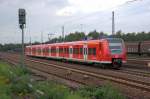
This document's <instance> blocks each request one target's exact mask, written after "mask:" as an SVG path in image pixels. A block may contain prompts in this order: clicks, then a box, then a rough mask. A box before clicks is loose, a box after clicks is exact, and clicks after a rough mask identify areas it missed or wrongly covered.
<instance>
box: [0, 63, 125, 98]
mask: <svg viewBox="0 0 150 99" xmlns="http://www.w3.org/2000/svg"><path fill="white" fill-rule="evenodd" d="M23 98H27V99H124V98H125V97H124V96H123V95H122V94H121V93H120V92H119V91H118V90H117V89H116V88H114V87H112V86H111V85H110V84H108V85H105V86H103V87H84V88H80V89H78V90H76V91H72V90H71V89H69V88H68V87H66V86H64V85H61V84H58V83H56V82H52V81H38V82H37V81H35V80H33V79H32V77H31V73H30V71H29V70H27V69H26V68H21V67H20V66H15V67H14V66H10V65H8V64H7V63H5V62H3V61H0V99H23Z"/></svg>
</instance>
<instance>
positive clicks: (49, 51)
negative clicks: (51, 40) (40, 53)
mask: <svg viewBox="0 0 150 99" xmlns="http://www.w3.org/2000/svg"><path fill="white" fill-rule="evenodd" d="M48 53H49V56H51V47H50V46H49V50H48Z"/></svg>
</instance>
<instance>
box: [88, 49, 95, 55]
mask: <svg viewBox="0 0 150 99" xmlns="http://www.w3.org/2000/svg"><path fill="white" fill-rule="evenodd" d="M88 55H94V56H95V55H96V48H88Z"/></svg>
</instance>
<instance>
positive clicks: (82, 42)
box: [26, 38, 121, 47]
mask: <svg viewBox="0 0 150 99" xmlns="http://www.w3.org/2000/svg"><path fill="white" fill-rule="evenodd" d="M110 39H121V38H104V39H99V40H85V41H72V42H61V43H51V44H38V45H29V46H26V47H30V46H32V47H41V46H43V47H44V46H47V45H54V44H55V45H59V46H61V45H63V46H64V45H69V44H71V45H82V44H85V43H88V44H98V43H99V42H102V41H106V40H110Z"/></svg>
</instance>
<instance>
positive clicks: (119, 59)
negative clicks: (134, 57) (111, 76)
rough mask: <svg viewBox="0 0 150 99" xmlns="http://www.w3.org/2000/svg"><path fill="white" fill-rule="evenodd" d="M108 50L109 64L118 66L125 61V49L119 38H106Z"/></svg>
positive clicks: (114, 66)
mask: <svg viewBox="0 0 150 99" xmlns="http://www.w3.org/2000/svg"><path fill="white" fill-rule="evenodd" d="M107 41H108V49H109V50H108V52H109V55H110V60H111V66H112V67H113V68H119V67H121V66H122V64H123V63H126V49H125V44H124V41H123V40H122V39H121V38H108V39H107Z"/></svg>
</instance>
